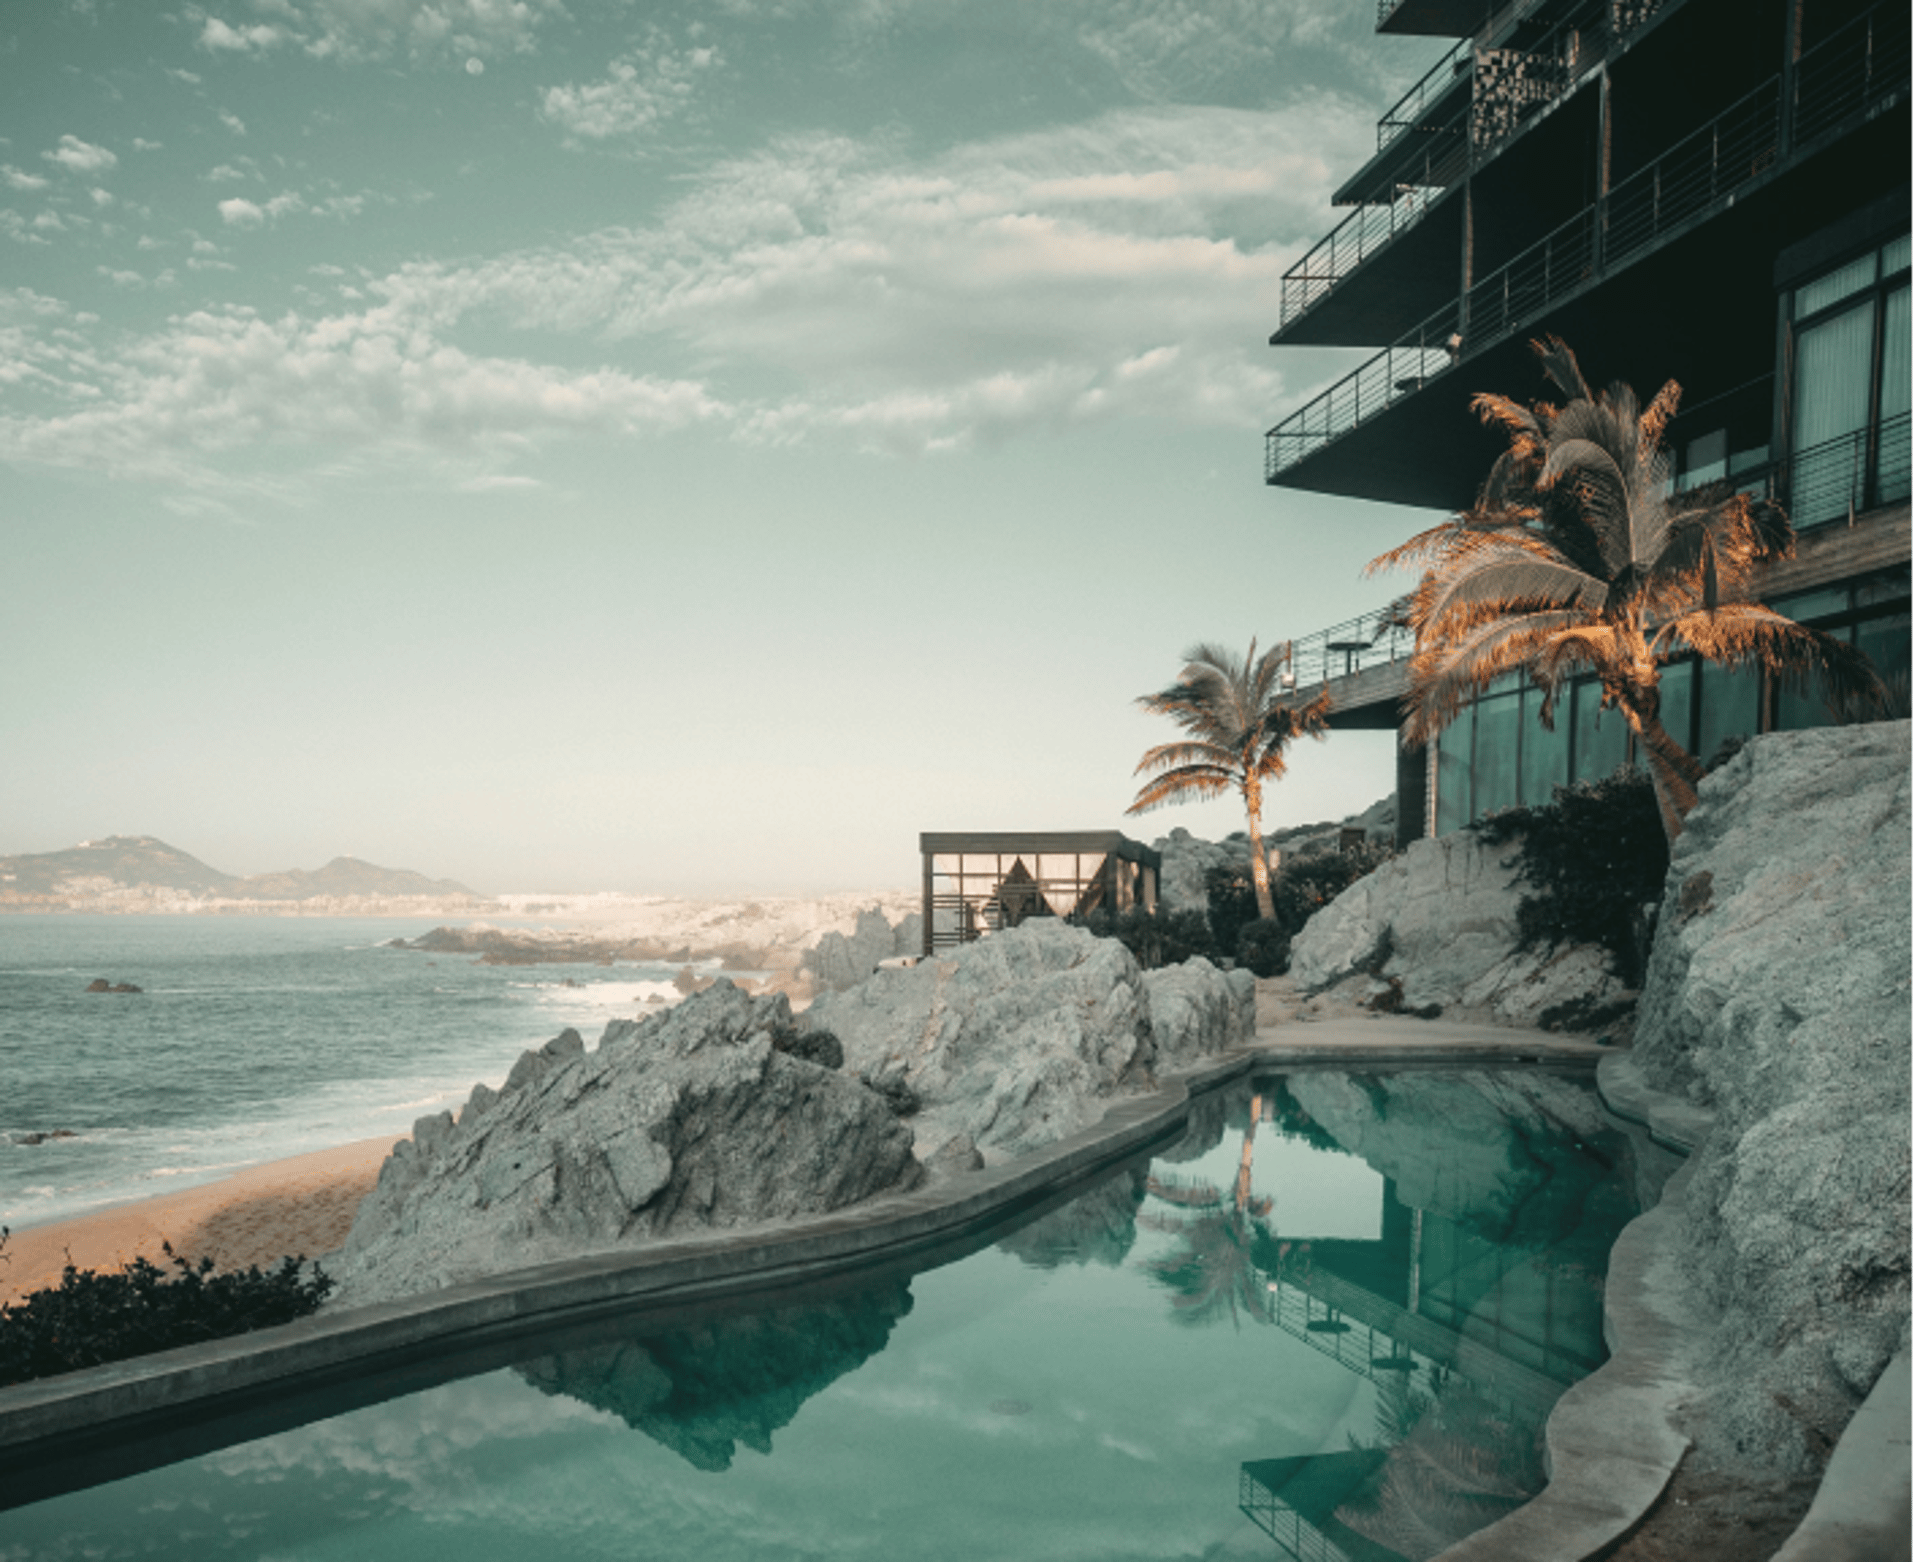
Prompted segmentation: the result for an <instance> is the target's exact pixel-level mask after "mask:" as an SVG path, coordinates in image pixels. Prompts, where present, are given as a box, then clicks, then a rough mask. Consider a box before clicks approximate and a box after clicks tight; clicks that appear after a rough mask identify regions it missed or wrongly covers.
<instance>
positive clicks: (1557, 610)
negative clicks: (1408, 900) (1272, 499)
mask: <svg viewBox="0 0 1920 1562" xmlns="http://www.w3.org/2000/svg"><path fill="white" fill-rule="evenodd" d="M1533 348H1534V351H1535V352H1536V353H1537V354H1538V355H1539V357H1540V362H1541V365H1542V367H1543V368H1544V369H1545V370H1546V374H1547V378H1548V379H1549V380H1551V381H1552V382H1553V384H1554V386H1555V388H1556V389H1558V390H1559V392H1560V393H1561V395H1562V396H1563V397H1565V405H1564V406H1554V405H1553V404H1552V403H1550V402H1541V403H1538V404H1536V405H1535V406H1532V407H1523V406H1521V405H1520V404H1519V403H1518V402H1514V401H1509V400H1508V399H1507V398H1506V397H1504V396H1492V395H1485V394H1482V395H1479V396H1476V397H1474V399H1473V406H1474V410H1475V411H1476V412H1478V413H1479V414H1480V417H1481V419H1482V421H1484V422H1487V423H1492V424H1498V425H1499V426H1501V427H1502V428H1504V429H1505V430H1506V431H1507V436H1508V446H1507V450H1506V452H1505V453H1504V454H1503V455H1502V456H1501V457H1500V458H1499V460H1497V461H1496V462H1495V463H1494V466H1493V470H1492V472H1491V473H1490V474H1489V475H1488V477H1487V481H1486V485H1485V487H1484V488H1483V489H1482V490H1481V493H1480V498H1479V501H1478V503H1476V504H1475V505H1474V506H1473V508H1471V509H1468V510H1463V511H1462V512H1460V513H1459V514H1458V515H1456V516H1454V517H1452V518H1451V519H1449V520H1448V521H1446V522H1444V523H1443V524H1441V525H1439V526H1436V527H1433V528H1432V529H1431V530H1428V531H1425V532H1422V533H1421V534H1420V535H1419V536H1417V537H1415V538H1413V539H1412V540H1411V541H1409V542H1407V543H1405V544H1403V545H1402V546H1400V547H1398V548H1395V549H1393V550H1392V551H1391V552H1389V553H1385V554H1382V555H1381V556H1380V557H1379V558H1377V559H1375V560H1374V561H1373V563H1372V564H1371V565H1369V566H1368V568H1369V570H1370V571H1371V570H1378V569H1383V568H1391V567H1418V568H1422V569H1423V570H1424V572H1425V573H1424V574H1423V575H1422V577H1421V580H1420V584H1419V586H1418V588H1417V589H1416V590H1415V591H1414V592H1413V595H1412V596H1411V597H1410V598H1409V599H1407V602H1406V604H1405V608H1406V614H1407V619H1408V622H1410V623H1411V624H1412V626H1413V629H1414V633H1415V642H1414V655H1413V658H1412V661H1411V662H1410V663H1409V677H1410V680H1411V690H1410V692H1409V694H1408V696H1407V701H1406V717H1407V720H1406V729H1405V741H1406V742H1407V743H1409V744H1412V743H1419V742H1425V741H1426V740H1427V739H1429V738H1431V737H1433V736H1434V735H1435V734H1436V733H1438V732H1439V731H1440V730H1441V729H1442V728H1443V727H1445V726H1446V725H1447V724H1448V723H1449V722H1450V721H1452V720H1453V718H1454V717H1455V716H1456V715H1458V714H1459V712H1460V709H1461V707H1462V706H1463V705H1464V704H1465V703H1466V702H1467V701H1468V700H1469V699H1470V698H1471V697H1472V695H1473V694H1474V693H1475V692H1476V691H1478V690H1480V689H1483V688H1485V687H1486V686H1487V685H1488V684H1489V683H1491V682H1492V681H1493V680H1494V679H1495V678H1497V677H1499V676H1500V675H1501V674H1502V673H1506V672H1509V671H1513V670H1516V669H1524V670H1525V671H1526V672H1528V673H1529V674H1530V676H1531V677H1532V679H1533V682H1534V683H1535V685H1536V686H1537V687H1538V688H1539V689H1540V690H1541V693H1542V695H1543V698H1542V701H1541V705H1540V722H1541V725H1542V726H1544V727H1545V728H1546V729H1547V730H1548V731H1552V730H1553V712H1554V706H1555V704H1556V702H1557V700H1558V699H1559V696H1560V691H1561V689H1562V688H1563V687H1564V686H1565V684H1566V682H1567V680H1568V679H1569V678H1571V677H1573V676H1574V675H1575V674H1577V673H1580V672H1588V671H1590V672H1592V673H1593V674H1594V675H1595V676H1596V677H1597V679H1598V681H1599V684H1600V688H1601V705H1602V707H1603V708H1604V707H1607V706H1613V707H1615V708H1617V709H1618V710H1619V711H1620V713H1621V715H1622V716H1624V717H1625V718H1626V722H1627V725H1628V726H1629V727H1630V728H1631V729H1632V731H1633V733H1634V735H1635V736H1636V737H1637V738H1638V739H1639V741H1640V746H1641V748H1642V749H1643V750H1644V752H1645V753H1646V756H1647V761H1648V767H1649V769H1650V770H1651V771H1652V774H1653V782H1654V794H1655V796H1656V797H1657V798H1658V799H1659V804H1660V817H1661V822H1662V823H1663V824H1664V826H1665V828H1666V832H1667V839H1668V840H1669V841H1672V840H1673V838H1674V837H1675V836H1677V835H1678V834H1679V833H1680V827H1681V825H1682V824H1683V823H1684V822H1685V819H1686V816H1687V814H1688V813H1689V812H1690V811H1691V810H1692V808H1693V806H1694V803H1695V801H1696V797H1695V792H1694V788H1695V787H1696V786H1697V785H1698V783H1699V780H1700V777H1701V775H1702V774H1703V772H1702V769H1701V766H1700V763H1699V761H1698V760H1696V759H1695V758H1694V757H1693V756H1692V755H1691V754H1689V753H1688V752H1687V751H1686V749H1685V748H1683V747H1682V746H1681V744H1680V743H1679V742H1678V741H1677V740H1676V739H1675V738H1674V736H1673V735H1672V734H1671V733H1670V732H1668V731H1667V729H1666V728H1665V727H1664V726H1662V725H1661V722H1660V661H1661V658H1662V657H1664V656H1667V655H1670V654H1673V653H1674V652H1676V651H1683V650H1686V649H1689V648H1690V649H1692V650H1694V651H1698V652H1699V653H1700V654H1701V655H1702V656H1703V657H1705V658H1706V659H1707V660H1708V661H1711V662H1717V663H1719V664H1720V665H1722V666H1726V667H1747V668H1754V669H1757V670H1759V671H1761V672H1764V673H1767V674H1770V675H1773V676H1776V677H1784V678H1785V679H1786V680H1787V681H1788V683H1789V685H1790V686H1792V687H1795V688H1804V687H1805V686H1806V681H1807V679H1808V677H1809V675H1817V676H1818V677H1819V678H1820V680H1821V681H1822V682H1823V683H1824V684H1825V686H1826V688H1827V691H1828V696H1829V699H1830V700H1834V701H1852V700H1860V701H1864V702H1867V704H1868V705H1869V706H1872V705H1874V704H1877V702H1878V701H1879V700H1880V698H1881V693H1880V684H1879V679H1878V677H1877V676H1876V675H1875V673H1874V671H1873V667H1872V664H1871V663H1870V662H1869V661H1868V660H1867V658H1866V657H1864V656H1862V655H1861V654H1860V653H1859V652H1857V651H1855V650H1853V649H1852V648H1851V647H1849V646H1846V645H1843V644H1841V643H1840V642H1838V641H1836V640H1834V639H1832V638H1831V637H1829V636H1827V635H1823V634H1821V633H1819V632H1818V631H1817V630H1811V629H1806V628H1803V627H1802V626H1801V625H1799V624H1796V623H1794V622H1793V620H1791V619H1789V618H1784V617H1782V616H1781V615H1780V614H1778V613H1776V612H1774V611H1773V610H1772V609H1771V608H1768V607H1766V606H1765V605H1764V604H1762V603H1760V602H1759V601H1757V600H1755V599H1754V596H1753V590H1752V586H1753V576H1754V570H1755V567H1756V566H1757V565H1760V564H1762V563H1767V562H1771V561H1772V560H1775V559H1782V558H1787V557H1790V556H1791V555H1792V552H1793V527H1792V526H1791V524H1789V522H1788V520H1787V517H1786V515H1785V514H1784V513H1783V512H1782V511H1781V510H1780V509H1779V507H1778V506H1776V505H1774V504H1773V503H1772V502H1771V501H1768V500H1760V501H1755V500H1753V499H1751V498H1749V497H1748V496H1747V495H1746V494H1741V493H1733V492H1730V491H1729V490H1728V489H1727V487H1726V485H1724V484H1716V485H1713V486H1712V487H1709V488H1705V489H1700V490H1696V491H1693V492H1689V493H1685V494H1677V495H1669V494H1668V491H1667V490H1668V486H1669V484H1668V476H1669V472H1670V462H1669V459H1668V456H1667V454H1666V451H1665V450H1664V448H1663V435H1664V433H1665V430H1666V426H1667V423H1668V421H1669V420H1670V419H1671V418H1672V417H1673V414H1674V411H1675V409H1676V408H1677V407H1678V405H1679V402H1680V387H1679V386H1678V385H1676V384H1675V383H1674V382H1673V381H1671V380H1669V381H1668V382H1667V383H1666V385H1665V386H1663V387H1662V388H1661V391H1660V394H1659V395H1657V396H1655V397H1654V399H1653V400H1652V401H1651V402H1650V403H1649V404H1648V405H1647V406H1646V407H1644V408H1642V407H1641V405H1640V404H1639V401H1638V400H1637V399H1636V398H1635V396H1634V394H1633V392H1632V391H1631V390H1630V389H1629V388H1627V387H1626V386H1624V385H1619V384H1616V385H1613V386H1612V387H1610V388H1609V389H1607V390H1605V391H1603V392H1601V393H1600V395H1598V396H1595V395H1594V394H1593V393H1592V392H1591V391H1590V390H1589V389H1588V388H1587V382H1586V380H1585V379H1584V378H1582V376H1581V373H1580V366H1579V364H1578V363H1577V362H1576V361H1575V360H1574V356H1573V353H1572V352H1571V350H1569V349H1568V347H1567V345H1566V344H1565V343H1564V342H1561V341H1559V340H1558V339H1556V338H1552V337H1549V338H1548V339H1547V340H1546V341H1545V342H1535V343H1534V344H1533Z"/></svg>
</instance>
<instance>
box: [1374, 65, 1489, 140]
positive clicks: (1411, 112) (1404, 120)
mask: <svg viewBox="0 0 1920 1562" xmlns="http://www.w3.org/2000/svg"><path fill="white" fill-rule="evenodd" d="M1473 52H1474V50H1473V40H1472V39H1471V38H1462V39H1461V40H1460V41H1459V42H1458V43H1456V44H1455V45H1454V46H1453V47H1452V48H1451V49H1449V50H1447V52H1446V53H1445V54H1443V55H1442V56H1441V57H1440V59H1439V60H1438V61H1437V62H1435V64H1434V66H1433V68H1432V69H1431V70H1429V71H1428V72H1427V73H1426V75H1424V76H1422V77H1421V78H1420V79H1419V80H1418V81H1416V82H1415V83H1414V84H1413V85H1412V86H1411V87H1409V88H1408V89H1407V90H1406V92H1405V94H1404V95H1403V96H1402V97H1401V99H1400V101H1399V102H1398V103H1396V104H1394V106H1393V107H1392V108H1390V109H1388V110H1387V111H1386V113H1384V114H1382V115H1381V116H1380V123H1379V124H1378V126H1376V127H1375V132H1374V150H1375V151H1376V152H1378V151H1382V150H1384V149H1385V147H1386V144H1387V143H1388V142H1389V141H1391V140H1392V139H1393V138H1394V137H1395V136H1397V135H1399V134H1400V132H1401V131H1403V130H1406V129H1408V128H1409V127H1410V126H1413V125H1417V124H1418V123H1419V122H1420V116H1421V114H1422V113H1423V112H1424V111H1425V110H1426V108H1427V106H1428V105H1429V104H1430V103H1433V102H1435V101H1436V100H1437V99H1439V98H1441V97H1443V96H1444V95H1445V94H1446V93H1447V92H1448V91H1449V90H1450V89H1451V88H1452V86H1453V84H1454V82H1455V81H1456V80H1457V79H1458V78H1459V76H1460V73H1461V72H1462V71H1464V70H1467V69H1469V68H1471V66H1472V65H1473Z"/></svg>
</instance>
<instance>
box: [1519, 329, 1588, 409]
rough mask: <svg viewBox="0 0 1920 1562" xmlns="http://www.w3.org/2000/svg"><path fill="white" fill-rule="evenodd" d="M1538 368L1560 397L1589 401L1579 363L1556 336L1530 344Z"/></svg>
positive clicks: (1570, 349) (1570, 350)
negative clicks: (1538, 361)
mask: <svg viewBox="0 0 1920 1562" xmlns="http://www.w3.org/2000/svg"><path fill="white" fill-rule="evenodd" d="M1532 345H1533V350H1534V353H1535V355H1536V356H1538V358H1539V359H1540V367H1541V368H1542V369H1543V370H1545V371H1546V376H1547V378H1548V379H1549V380H1551V381H1553V383H1554V386H1555V387H1556V388H1557V389H1558V390H1559V392H1560V394H1561V395H1562V396H1565V397H1566V398H1567V399H1568V400H1569V401H1591V400H1593V395H1592V393H1591V392H1590V391H1588V389H1587V382H1586V380H1585V379H1584V378H1583V377H1582V376H1581V373H1580V362H1579V360H1578V359H1577V358H1575V357H1574V356H1573V349H1572V348H1571V347H1569V346H1568V345H1567V344H1566V343H1565V342H1563V341H1561V340H1560V338H1559V337H1557V336H1549V337H1548V338H1547V339H1546V340H1545V341H1543V342H1535V343H1533V344H1532Z"/></svg>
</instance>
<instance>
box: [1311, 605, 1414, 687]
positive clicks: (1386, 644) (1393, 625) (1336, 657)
mask: <svg viewBox="0 0 1920 1562" xmlns="http://www.w3.org/2000/svg"><path fill="white" fill-rule="evenodd" d="M1411 655H1413V631H1412V630H1411V629H1409V628H1408V627H1407V626H1406V624H1404V623H1403V622H1401V620H1400V617H1399V611H1398V604H1396V603H1389V604H1388V605H1387V606H1386V607H1383V608H1378V609H1376V610H1375V611H1373V612H1371V613H1363V614H1361V616H1360V617H1358V618H1349V619H1348V620H1347V621H1346V622H1345V623H1341V624H1335V625H1334V626H1333V627H1332V628H1331V629H1322V630H1320V631H1318V632H1317V633H1315V634H1310V635H1307V636H1305V637H1304V638H1302V639H1299V640H1296V641H1294V642H1293V676H1294V678H1295V680H1296V681H1297V685H1298V687H1300V688H1302V689H1310V688H1312V687H1313V686H1315V685H1317V684H1322V683H1332V682H1333V680H1334V679H1336V678H1345V677H1347V676H1349V675H1350V674H1353V673H1357V672H1365V671H1366V670H1367V669H1368V668H1369V667H1380V666H1384V665H1385V664H1387V663H1389V662H1404V661H1405V660H1406V659H1407V658H1408V657H1410V656H1411Z"/></svg>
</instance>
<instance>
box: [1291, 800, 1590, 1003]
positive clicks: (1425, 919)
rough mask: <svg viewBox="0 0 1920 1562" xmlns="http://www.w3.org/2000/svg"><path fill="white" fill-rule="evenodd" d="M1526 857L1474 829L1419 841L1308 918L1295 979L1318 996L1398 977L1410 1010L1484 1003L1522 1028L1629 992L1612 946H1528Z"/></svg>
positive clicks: (1295, 957)
mask: <svg viewBox="0 0 1920 1562" xmlns="http://www.w3.org/2000/svg"><path fill="white" fill-rule="evenodd" d="M1519 858H1520V847H1519V843H1518V842H1516V841H1508V842H1503V843H1502V844H1500V845H1498V846H1489V845H1486V844H1485V843H1483V842H1482V841H1481V840H1480V839H1479V838H1478V837H1477V836H1475V835H1474V834H1473V833H1472V832H1471V831H1469V830H1461V831H1457V832H1455V833H1454V834H1452V835H1443V836H1440V837H1438V838H1437V839H1427V840H1420V841H1415V842H1413V843H1412V844H1411V845H1409V846H1408V847H1407V849H1406V850H1405V851H1404V852H1402V853H1400V855H1398V856H1396V857H1394V858H1392V859H1390V860H1389V861H1388V862H1386V863H1385V864H1383V865H1382V866H1381V867H1380V868H1379V869H1377V870H1376V871H1375V872H1373V873H1370V874H1368V875H1367V877H1366V878H1364V879H1361V880H1359V881H1358V882H1357V883H1355V884H1353V885H1350V886H1349V887H1348V888H1347V889H1345V890H1344V891H1342V892H1341V893H1340V894H1339V895H1338V896H1336V897H1335V898H1334V899H1333V900H1332V901H1331V902H1329V903H1328V904H1327V905H1326V906H1324V907H1322V908H1321V909H1320V910H1319V911H1318V912H1316V913H1315V914H1314V915H1313V916H1312V918H1310V919H1309V920H1308V922H1307V925H1306V926H1305V927H1304V928H1302V929H1301V930H1300V932H1299V933H1298V934H1297V935H1295V937H1294V940H1293V945H1292V964H1291V966H1290V968H1289V973H1288V974H1289V975H1291V976H1292V978H1293V980H1294V984H1295V985H1296V986H1297V987H1298V988H1299V989H1300V990H1301V991H1302V992H1303V993H1311V992H1314V991H1316V990H1318V989H1321V988H1325V987H1329V986H1331V985H1332V984H1334V983H1335V982H1338V981H1340V980H1341V979H1342V978H1344V977H1347V976H1350V975H1352V974H1353V973H1355V972H1356V971H1373V972H1375V973H1377V974H1378V975H1381V976H1384V977H1388V978H1397V979H1398V980H1399V982H1400V987H1401V994H1402V1003H1403V1004H1404V1006H1405V1007H1406V1008H1408V1009H1415V1010H1419V1009H1426V1008H1428V1007H1429V1006H1431V1005H1438V1006H1440V1007H1441V1008H1443V1009H1484V1010H1488V1011H1490V1012H1491V1013H1492V1015H1493V1017H1494V1018H1496V1019H1498V1020H1501V1021H1503V1022H1506V1023H1510V1024H1516V1025H1529V1024H1533V1023H1535V1021H1536V1019H1537V1018H1538V1016H1539V1015H1540V1014H1541V1013H1543V1012H1544V1011H1546V1010H1549V1009H1552V1008H1555V1007H1557V1006H1559V1005H1563V1004H1570V1003H1582V1002H1584V1003H1586V1004H1588V1005H1590V1006H1595V1007H1597V1006H1599V1005H1601V1004H1604V1003H1608V1002H1611V1001H1614V1000H1617V999H1620V998H1621V997H1622V996H1623V995H1624V994H1625V992H1626V989H1625V988H1624V987H1623V986H1622V985H1621V983H1620V981H1619V980H1618V978H1616V977H1615V976H1614V975H1613V974H1612V969H1611V966H1610V963H1609V961H1608V957H1607V954H1606V952H1605V951H1604V950H1601V949H1598V948H1594V947H1591V946H1574V947H1571V948H1565V949H1559V950H1546V949H1529V950H1522V949H1520V948H1519V947H1518V945H1519V942H1520V928H1519V923H1518V920H1517V917H1518V912H1519V906H1520V900H1521V896H1522V893H1523V890H1524V886H1523V884H1522V883H1521V880H1520V872H1519Z"/></svg>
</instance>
